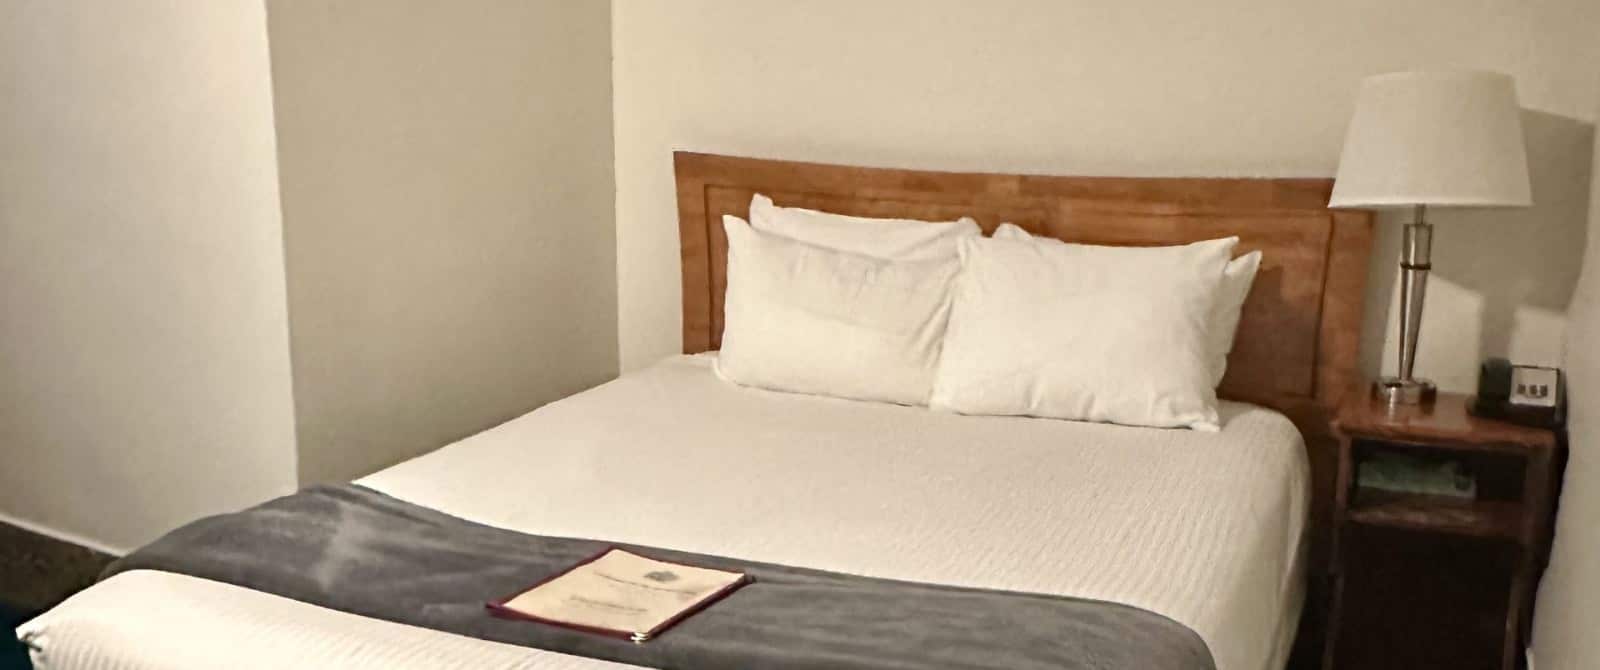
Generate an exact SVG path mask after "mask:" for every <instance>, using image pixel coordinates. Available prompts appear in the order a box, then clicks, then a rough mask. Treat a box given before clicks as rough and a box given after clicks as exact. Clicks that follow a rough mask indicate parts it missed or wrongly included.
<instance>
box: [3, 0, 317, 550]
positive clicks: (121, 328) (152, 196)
mask: <svg viewBox="0 0 1600 670" xmlns="http://www.w3.org/2000/svg"><path fill="white" fill-rule="evenodd" d="M0 101H3V102H0V464H3V465H0V514H3V515H4V516H5V517H7V518H9V519H11V520H14V521H19V522H22V523H24V524H25V525H31V526H35V527H39V528H43V529H46V530H49V531H52V532H55V533H57V534H64V535H68V536H75V537H78V538H80V539H83V540H85V541H87V542H89V543H93V544H97V545H100V546H103V547H109V548H112V549H124V548H127V547H131V546H133V545H137V544H140V543H143V542H145V541H148V540H151V539H154V537H155V536H156V535H157V534H159V533H161V532H163V531H165V530H167V529H168V528H170V527H172V526H174V525H176V524H179V523H181V522H184V521H187V520H190V519H192V518H194V517H196V516H200V515H203V514H210V513H215V512H219V511H223V510H228V509H231V508H235V507H240V506H244V505H248V504H251V503H254V502H257V501H259V500H261V499H263V498H267V497H270V496H273V495H277V494H281V493H284V492H287V491H289V490H291V489H292V488H293V487H294V484H295V452H294V432H293V430H294V429H293V424H292V421H293V409H292V407H291V400H290V382H289V350H288V335H287V327H286V325H285V318H286V317H285V303H284V276H283V253H282V242H281V230H280V227H279V215H278V189H277V178H276V175H275V170H276V167H275V166H276V163H275V161H274V158H273V151H274V150H273V121H272V100H271V86H270V79H269V73H268V56H267V36H266V26H265V20H264V16H263V10H262V7H261V5H260V3H253V2H229V3H211V2H192V3H191V2H185V3H116V2H110V3H108V2H85V1H58V0H50V1H46V0H38V1H22V2H4V3H0Z"/></svg>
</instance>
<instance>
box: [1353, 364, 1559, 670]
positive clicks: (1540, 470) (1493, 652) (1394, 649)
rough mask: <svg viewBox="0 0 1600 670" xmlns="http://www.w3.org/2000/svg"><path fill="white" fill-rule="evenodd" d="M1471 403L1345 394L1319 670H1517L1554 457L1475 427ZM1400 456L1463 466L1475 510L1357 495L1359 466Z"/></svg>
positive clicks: (1465, 504)
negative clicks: (1406, 402) (1472, 484)
mask: <svg viewBox="0 0 1600 670" xmlns="http://www.w3.org/2000/svg"><path fill="white" fill-rule="evenodd" d="M1470 403H1471V398H1470V397H1469V396H1466V395H1462V394H1455V393H1440V394H1439V395H1438V397H1437V399H1436V400H1435V401H1434V402H1432V403H1429V404H1424V405H1410V406H1390V405H1387V404H1385V403H1382V402H1377V401H1373V400H1371V399H1369V397H1368V394H1366V393H1352V394H1351V395H1350V396H1349V397H1348V399H1347V401H1346V403H1345V404H1344V405H1342V406H1341V407H1340V409H1339V415H1338V418H1337V419H1336V420H1335V421H1334V430H1335V432H1336V434H1337V435H1338V437H1339V445H1340V448H1339V475H1338V477H1339V478H1338V489H1337V491H1336V497H1335V501H1334V506H1335V507H1334V513H1333V522H1334V538H1333V566H1332V575H1333V605H1332V612H1331V613H1330V616H1329V622H1328V637H1327V642H1326V647H1325V649H1324V657H1323V667H1324V668H1325V670H1334V669H1336V668H1339V669H1342V668H1362V669H1366V668H1384V667H1394V668H1460V669H1462V670H1466V669H1469V668H1497V669H1500V670H1515V669H1516V668H1517V667H1519V664H1520V663H1521V661H1522V656H1523V648H1524V645H1525V644H1526V642H1527V637H1528V624H1529V621H1530V618H1531V614H1532V609H1533V598H1534V595H1535V593H1536V591H1537V588H1536V587H1537V584H1538V580H1539V577H1540V575H1541V574H1542V573H1543V570H1544V566H1545V563H1546V561H1547V560H1548V559H1549V550H1550V524H1551V517H1552V515H1553V512H1554V503H1555V487H1556V485H1557V482H1558V481H1559V478H1558V473H1557V469H1558V467H1559V465H1560V458H1559V456H1560V455H1561V454H1560V451H1561V446H1560V442H1559V440H1558V439H1557V436H1556V434H1555V433H1553V432H1551V431H1549V430H1543V429H1538V428H1530V427H1525V426H1517V425H1513V424H1510V423H1505V422H1501V421H1495V420H1492V419H1486V418H1481V417H1477V416H1473V415H1472V414H1471V413H1469V412H1468V406H1469V405H1470ZM1397 452H1398V453H1404V454H1406V455H1410V456H1416V457H1422V458H1428V459H1443V460H1448V461H1451V462H1454V463H1459V465H1460V467H1462V468H1463V469H1464V470H1465V471H1466V472H1468V473H1470V474H1471V476H1472V477H1473V478H1474V479H1475V481H1476V496H1475V497H1472V498H1460V497H1450V496H1439V495H1427V494H1419V493H1405V492H1396V491H1388V490H1381V491H1380V490H1376V489H1364V488H1360V487H1359V486H1358V481H1357V477H1356V473H1357V472H1358V469H1359V467H1360V464H1361V462H1363V461H1364V460H1366V459H1369V458H1372V457H1373V456H1375V455H1378V454H1385V453H1397Z"/></svg>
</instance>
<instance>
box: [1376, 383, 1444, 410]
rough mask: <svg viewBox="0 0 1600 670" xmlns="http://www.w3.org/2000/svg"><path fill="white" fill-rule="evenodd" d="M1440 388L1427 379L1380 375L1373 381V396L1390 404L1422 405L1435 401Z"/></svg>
mask: <svg viewBox="0 0 1600 670" xmlns="http://www.w3.org/2000/svg"><path fill="white" fill-rule="evenodd" d="M1438 395H1439V388H1438V387H1437V386H1434V384H1433V382H1431V381H1428V380H1426V379H1401V378H1399V377H1379V378H1378V379H1377V381H1374V382H1372V397H1374V398H1377V399H1378V400H1382V401H1384V402H1386V403H1388V404H1390V405H1420V404H1427V403H1431V402H1433V399H1434V398H1435V397H1437V396H1438Z"/></svg>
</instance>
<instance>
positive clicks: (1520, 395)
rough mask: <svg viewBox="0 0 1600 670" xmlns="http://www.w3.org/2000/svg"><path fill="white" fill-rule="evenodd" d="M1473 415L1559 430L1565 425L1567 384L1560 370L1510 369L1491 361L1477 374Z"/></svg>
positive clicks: (1508, 364)
mask: <svg viewBox="0 0 1600 670" xmlns="http://www.w3.org/2000/svg"><path fill="white" fill-rule="evenodd" d="M1472 413H1473V414H1475V415H1477V416H1481V417H1485V418H1489V419H1499V420H1501V421H1508V422H1510V423H1515V424H1521V425H1524V426H1532V427H1534V428H1549V429H1552V430H1558V429H1560V428H1561V427H1562V426H1563V425H1565V424H1566V423H1567V380H1566V376H1565V375H1563V374H1562V373H1561V370H1560V369H1559V368H1545V367H1539V366H1536V365H1512V364H1511V361H1508V360H1506V359H1504V358H1490V359H1488V360H1485V361H1484V362H1483V366H1482V367H1481V368H1479V370H1478V395H1477V397H1475V398H1473V399H1472Z"/></svg>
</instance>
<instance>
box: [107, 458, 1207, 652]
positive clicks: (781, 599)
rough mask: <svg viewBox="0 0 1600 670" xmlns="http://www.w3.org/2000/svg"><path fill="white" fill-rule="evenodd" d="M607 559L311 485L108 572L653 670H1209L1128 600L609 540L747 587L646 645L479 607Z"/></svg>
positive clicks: (346, 488)
mask: <svg viewBox="0 0 1600 670" xmlns="http://www.w3.org/2000/svg"><path fill="white" fill-rule="evenodd" d="M728 532H730V533H736V532H740V530H739V529H737V528H730V529H728ZM605 546H607V543H604V542H596V541H590V540H574V539H566V538H552V537H539V536H534V535H527V534H523V533H517V532H513V531H508V530H502V529H498V528H492V527H489V526H484V525H481V524H476V523H472V522H469V521H464V520H462V519H458V518H456V517H452V516H449V515H447V514H443V513H441V512H438V511H436V510H432V509H429V508H426V507H419V506H417V505H412V504H409V503H405V502H402V501H399V500H396V499H394V498H390V497H388V496H386V495H383V494H381V493H378V492H376V491H372V490H370V489H366V488H362V487H359V486H354V485H335V486H313V487H310V488H307V489H305V490H303V491H301V492H299V493H296V494H294V495H291V496H286V497H283V498H279V499H277V500H272V501H269V502H267V503H265V504H262V505H260V506H258V507H254V508H251V509H248V510H245V511H243V512H238V513H235V514H225V515H222V516H215V517H210V518H206V519H201V520H199V521H196V522H194V523H192V524H189V525H187V526H184V527H182V528H179V529H178V530H175V531H173V532H171V533H169V534H167V535H166V536H165V537H163V538H161V539H160V540H157V541H156V542H154V543H152V544H150V545H149V546H146V547H144V548H142V549H140V550H138V551H136V552H134V553H132V554H130V555H129V556H127V557H126V558H123V559H122V560H120V561H117V562H116V563H115V564H113V565H112V566H111V567H110V568H108V569H107V570H106V574H105V575H104V576H106V577H109V576H111V575H114V574H117V573H120V572H126V571H129V570H163V571H167V572H176V573H180V574H185V575H190V576H194V577H200V578H203V579H210V580H215V581H220V582H226V583H229V584H235V585H238V586H243V587H246V588H250V589H254V590H257V591H263V592H266V593H272V594H276V595H279V596H284V597H287V598H293V599H295V600H300V601H303V602H307V603H311V604H313V605H319V606H322V607H327V608H331V609H336V610H342V611H345V612H349V613H352V614H358V615H361V616H366V617H372V618H375V619H384V620H387V621H394V622H398V623H402V624H408V625H412V626H422V627H425V628H432V629H435V630H440V631H445V632H448V633H455V634H458V635H467V636H471V637H476V638H480V639H484V640H493V641H496V642H504V643H509V644H516V645H522V646H526V647H536V648H539V649H547V650H551V651H558V652H563V653H568V654H575V655H578V656H588V657H592V658H600V659H606V660H611V661H619V662H623V663H631V664H635V665H642V666H647V667H652V668H684V669H687V670H735V669H748V668H761V669H772V670H787V669H795V670H800V669H813V668H814V669H817V670H824V669H826V670H857V669H859V670H867V669H882V668H905V669H908V670H910V669H913V668H915V669H924V668H993V669H1002V668H1003V669H1005V670H1030V669H1035V668H1037V669H1043V668H1052V669H1054V668H1069V669H1072V670H1120V669H1129V670H1132V669H1138V670H1214V668H1215V665H1214V663H1213V661H1212V659H1211V653H1210V651H1209V650H1208V649H1207V648H1206V645H1205V642H1204V641H1202V640H1201V639H1200V636H1199V635H1197V634H1195V632H1194V631H1191V630H1189V629H1188V628H1185V627H1184V626H1182V625H1180V624H1178V623H1177V622H1174V621H1172V620H1171V619H1168V618H1166V617H1163V616H1160V615H1158V614H1153V613H1151V612H1147V611H1145V610H1141V609H1138V608H1135V607H1129V606H1126V605H1120V604H1116V603H1107V602H1101V601H1093V600H1082V599H1077V598H1062V597H1056V596H1046V595H1038V594H1027V593H1012V592H1003V591H990V590H983V589H967V588H957V587H950V586H939V585H932V584H919V583H913V582H903V581H895V580H887V579H872V578H867V577H858V576H852V575H844V574H838V573H831V572H822V571H819V570H808V569H802V568H792V567H786V566H781V565H771V564H766V563H755V562H751V561H741V560H734V559H729V558H722V557H716V556H704V555H698V554H691V553H685V552H681V551H671V550H666V549H656V548H649V547H636V546H630V545H621V544H619V545H616V546H619V547H622V548H624V549H628V550H630V551H634V552H637V553H639V554H641V555H644V556H649V557H652V558H658V559H661V560H666V561H677V562H680V563H685V564H691V565H699V566H704V567H709V568H716V569H720V570H735V571H740V572H745V573H748V574H750V575H751V576H753V577H754V578H755V583H754V584H751V585H749V586H746V587H744V588H742V589H740V590H738V591H736V592H734V593H733V594H732V595H730V596H728V597H727V598H726V599H724V600H721V601H719V602H717V603H716V604H714V605H712V606H711V607H709V608H708V609H706V610H704V611H702V612H700V613H698V614H695V615H694V616H692V617H690V618H689V619H687V620H685V621H684V622H682V623H680V624H678V625H677V626H675V627H673V628H671V629H669V630H667V631H666V632H664V633H662V634H661V636H660V637H658V638H656V639H654V640H651V641H650V642H647V643H645V644H634V643H631V642H628V641H625V640H619V639H613V638H608V637H603V636H599V635H592V634H587V633H581V632H577V631H573V630H568V629H565V628H560V627H556V626H548V625H543V624H538V623H532V622H526V621H516V620H509V619H502V618H497V617H494V616H491V615H490V614H489V613H488V612H487V611H486V610H485V608H484V603H485V602H487V601H489V600H493V599H496V598H501V597H504V596H508V595H511V594H513V593H515V592H518V591H521V590H523V589H525V588H527V587H529V586H531V585H532V584H533V583H535V582H537V581H539V580H541V579H543V578H545V577H548V576H550V575H553V574H556V573H559V572H561V571H563V570H566V569H567V568H569V567H571V566H572V565H573V564H575V563H577V562H578V561H580V560H583V559H584V558H587V557H589V556H592V555H594V554H595V553H596V552H598V551H600V550H601V549H602V548H603V547H605ZM950 560H953V561H958V560H961V557H960V556H951V557H950Z"/></svg>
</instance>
